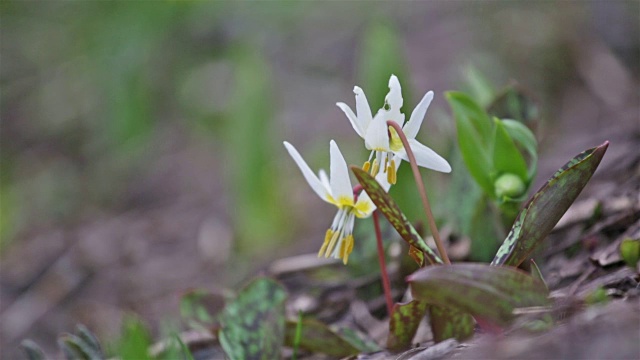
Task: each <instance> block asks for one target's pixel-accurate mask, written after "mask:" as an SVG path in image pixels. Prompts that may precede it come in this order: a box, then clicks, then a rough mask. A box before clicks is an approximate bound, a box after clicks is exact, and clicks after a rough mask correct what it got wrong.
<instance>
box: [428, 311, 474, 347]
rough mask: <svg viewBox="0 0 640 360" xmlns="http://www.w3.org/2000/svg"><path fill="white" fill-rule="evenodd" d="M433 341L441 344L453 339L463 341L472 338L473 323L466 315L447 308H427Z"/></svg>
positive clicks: (471, 318)
mask: <svg viewBox="0 0 640 360" xmlns="http://www.w3.org/2000/svg"><path fill="white" fill-rule="evenodd" d="M429 319H430V323H431V332H432V333H433V340H434V341H435V342H437V343H438V342H441V341H444V340H447V339H451V338H455V339H456V340H458V341H463V340H466V339H468V338H470V337H471V336H473V333H474V328H475V326H474V325H475V323H476V322H475V321H474V320H473V317H472V316H471V315H469V314H467V313H464V312H461V311H459V310H457V309H455V308H452V307H448V306H429Z"/></svg>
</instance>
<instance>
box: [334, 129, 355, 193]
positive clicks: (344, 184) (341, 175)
mask: <svg viewBox="0 0 640 360" xmlns="http://www.w3.org/2000/svg"><path fill="white" fill-rule="evenodd" d="M329 148H330V155H331V176H330V178H329V182H330V183H331V194H332V195H333V198H334V200H336V201H338V202H341V201H347V202H348V201H350V205H353V188H352V187H351V180H350V179H349V168H347V162H346V161H345V160H344V157H343V156H342V153H341V152H340V149H339V148H338V144H336V142H335V141H333V140H331V143H330V144H329ZM344 205H347V204H344Z"/></svg>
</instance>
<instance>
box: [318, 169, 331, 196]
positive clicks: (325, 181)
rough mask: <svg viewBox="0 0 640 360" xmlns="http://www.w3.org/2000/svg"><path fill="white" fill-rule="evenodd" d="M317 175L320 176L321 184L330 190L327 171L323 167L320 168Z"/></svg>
mask: <svg viewBox="0 0 640 360" xmlns="http://www.w3.org/2000/svg"><path fill="white" fill-rule="evenodd" d="M318 176H319V177H320V182H322V185H324V187H325V188H326V189H327V191H329V192H331V184H330V183H329V177H328V176H327V172H326V171H324V170H323V169H320V171H318Z"/></svg>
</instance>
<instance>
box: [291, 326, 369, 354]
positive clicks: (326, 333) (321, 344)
mask: <svg viewBox="0 0 640 360" xmlns="http://www.w3.org/2000/svg"><path fill="white" fill-rule="evenodd" d="M297 326H298V322H297V321H287V323H286V332H285V333H286V336H285V345H287V346H289V347H293V345H294V341H295V336H296V327H297ZM299 346H300V348H302V349H305V350H307V351H310V352H313V353H323V354H326V355H329V356H331V357H337V358H341V357H345V356H349V355H354V354H357V353H359V352H360V350H359V349H358V348H357V347H355V346H354V345H353V344H351V343H350V342H349V341H347V340H345V339H344V338H343V337H342V336H340V335H338V334H336V333H335V332H334V331H332V330H331V329H329V327H328V326H327V325H325V324H323V323H321V322H319V321H318V320H315V319H303V320H302V336H301V337H300V343H299Z"/></svg>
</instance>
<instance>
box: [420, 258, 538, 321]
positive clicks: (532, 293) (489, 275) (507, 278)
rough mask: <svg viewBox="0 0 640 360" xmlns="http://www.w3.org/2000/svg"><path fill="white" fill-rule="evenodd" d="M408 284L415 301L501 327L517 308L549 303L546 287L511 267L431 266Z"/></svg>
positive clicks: (476, 264) (472, 264)
mask: <svg viewBox="0 0 640 360" xmlns="http://www.w3.org/2000/svg"><path fill="white" fill-rule="evenodd" d="M407 280H408V281H409V283H410V284H411V293H412V294H413V297H414V298H415V299H418V300H421V301H425V302H427V303H429V304H434V305H439V306H446V307H450V308H453V309H454V310H458V311H460V312H464V313H468V314H471V315H472V316H473V317H475V318H480V319H483V320H486V321H487V322H490V323H493V324H496V325H500V326H502V325H506V324H508V323H509V322H510V321H511V320H512V319H513V310H514V309H516V308H519V307H529V306H543V305H547V304H548V303H549V300H548V298H547V296H548V294H549V292H548V291H547V289H546V288H545V286H544V284H542V283H541V282H540V281H539V280H537V279H535V278H533V277H531V276H530V275H528V274H526V273H524V272H522V271H520V270H517V269H514V268H511V267H498V266H491V265H489V264H480V263H465V264H452V265H442V266H429V267H426V268H424V269H421V270H418V271H416V272H415V273H413V274H412V275H410V276H409V277H408V278H407Z"/></svg>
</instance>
